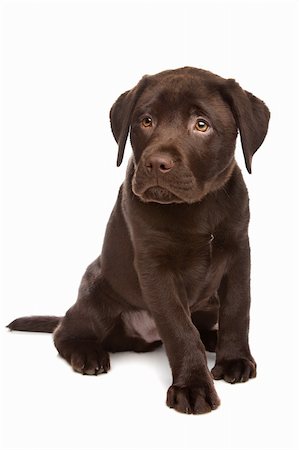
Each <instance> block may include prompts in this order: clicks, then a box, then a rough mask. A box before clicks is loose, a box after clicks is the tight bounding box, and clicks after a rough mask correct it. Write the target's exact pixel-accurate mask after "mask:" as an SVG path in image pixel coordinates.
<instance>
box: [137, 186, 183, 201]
mask: <svg viewBox="0 0 299 450" xmlns="http://www.w3.org/2000/svg"><path fill="white" fill-rule="evenodd" d="M134 193H135V195H137V196H138V197H139V198H140V200H142V201H143V202H145V203H149V202H155V203H161V204H163V205H168V204H171V203H185V202H184V200H182V199H181V198H179V197H178V196H176V195H175V194H174V193H173V192H170V191H169V190H168V189H166V188H164V187H161V186H151V187H149V188H147V189H146V190H145V191H144V192H142V193H140V194H139V193H137V192H134Z"/></svg>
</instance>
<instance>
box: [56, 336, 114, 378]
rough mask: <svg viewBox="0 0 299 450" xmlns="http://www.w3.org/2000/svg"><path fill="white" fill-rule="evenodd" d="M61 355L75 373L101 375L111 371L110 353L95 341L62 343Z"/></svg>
mask: <svg viewBox="0 0 299 450" xmlns="http://www.w3.org/2000/svg"><path fill="white" fill-rule="evenodd" d="M59 353H60V354H61V356H63V357H64V358H65V359H66V360H67V361H68V362H69V364H70V365H71V366H72V368H73V370H74V371H75V372H79V373H82V374H83V375H99V374H100V373H106V372H108V370H109V369H110V357H109V353H107V352H106V351H105V350H103V349H102V348H101V346H100V345H99V344H97V343H96V342H94V341H88V340H82V341H81V340H79V339H72V340H69V341H65V342H63V343H62V345H61V347H60V349H59Z"/></svg>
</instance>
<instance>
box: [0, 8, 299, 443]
mask: <svg viewBox="0 0 299 450" xmlns="http://www.w3.org/2000/svg"><path fill="white" fill-rule="evenodd" d="M1 18H2V22H1V41H2V58H1V64H2V70H1V75H2V80H1V81H2V93H1V95H2V98H1V107H2V120H1V124H2V134H1V136H2V141H1V150H2V157H1V182H2V194H3V195H2V211H1V213H2V214H1V217H2V249H1V256H2V271H1V273H2V290H1V323H0V328H1V336H2V341H1V342H2V356H1V379H2V383H1V386H2V391H1V392H2V394H1V406H2V417H1V428H2V430H1V438H2V447H1V448H2V449H5V450H8V449H9V450H11V449H14V450H25V449H26V450H27V449H28V450H46V449H47V450H56V449H57V450H66V449H68V450H71V449H72V450H79V449H80V450H95V449H114V450H118V449H128V450H129V449H130V450H135V449H136V450H137V449H172V450H176V449H183V448H184V449H204V450H205V449H221V450H222V449H227V450H234V449H235V450H237V449H238V450H243V449H244V450H245V449H265V450H266V449H269V450H270V449H271V450H276V449H277V450H278V449H279V450H280V449H281V450H289V449H295V448H298V445H299V443H298V433H297V424H298V415H297V411H298V409H297V401H298V397H297V393H298V391H297V387H298V362H297V357H298V348H297V341H298V333H297V329H298V296H297V295H298V292H297V293H296V292H295V290H296V289H295V288H296V285H297V279H296V277H297V276H298V264H297V263H298V221H297V218H298V214H297V213H298V209H297V205H298V196H297V193H298V181H297V177H298V124H299V122H298V88H297V85H298V79H299V76H298V75H299V74H298V67H297V62H298V54H299V53H298V51H299V49H298V45H297V39H298V33H296V28H298V2H291V1H281V2H271V1H268V2H267V1H264V2H263V1H259V2H250V3H249V2H248V3H247V2H242V1H238V2H229V1H222V2H220V1H219V2H212V1H209V2H207V1H205V2H201V1H187V0H184V1H183V0H181V1H179V2H174V1H173V2H167V1H159V2H155V1H153V0H151V1H146V0H144V1H135V2H129V1H127V0H124V1H119V2H113V1H110V2H89V1H77V2H71V1H52V2H51V1H49V2H46V1H41V0H40V1H35V2H33V1H31V2H30V1H24V2H16V1H2V4H1ZM184 65H191V66H195V67H201V68H205V69H208V70H211V71H213V72H215V73H218V74H219V75H222V76H223V77H233V78H235V79H237V80H238V81H239V83H240V84H241V86H242V87H244V88H245V89H247V90H249V91H251V92H253V93H254V94H255V95H257V96H258V97H260V98H262V99H263V100H264V101H265V102H266V103H267V105H268V106H269V108H270V110H271V113H272V117H271V124H270V129H269V134H268V136H267V138H266V140H265V142H264V144H263V146H262V148H261V149H260V150H259V151H258V153H257V154H256V156H255V157H254V161H253V174H252V175H251V176H249V175H248V174H247V173H246V172H245V165H244V162H243V159H242V154H241V149H240V147H239V144H238V149H237V158H238V161H239V163H240V166H241V168H242V171H243V173H244V177H245V180H246V182H247V185H248V188H249V192H250V199H251V215H252V220H251V226H250V236H251V246H252V314H251V347H252V352H253V355H254V357H255V358H256V360H257V363H258V377H257V378H256V379H255V380H252V381H250V382H248V383H246V384H242V385H234V386H231V385H229V384H226V383H224V382H222V381H218V382H217V383H216V388H217V390H218V393H219V396H220V397H221V401H222V404H221V407H220V408H219V409H218V410H217V411H214V412H212V413H211V414H207V415H204V416H185V415H182V414H179V413H176V412H174V411H173V410H170V409H168V408H167V407H166V406H165V398H166V390H167V388H168V386H169V385H170V383H171V374H170V370H169V368H168V363H167V360H166V357H165V354H164V351H163V349H160V350H158V351H156V352H154V353H152V354H146V355H136V354H130V353H125V354H118V355H112V358H111V364H112V370H111V372H110V373H109V374H107V375H102V376H99V377H88V376H85V377H83V376H81V375H79V374H75V373H73V372H72V370H71V369H70V368H69V367H68V366H67V364H66V363H64V362H63V360H61V359H60V358H58V357H57V356H56V355H57V352H56V350H55V348H54V346H53V344H52V337H51V335H41V334H29V333H27V334H22V333H9V332H8V331H7V330H6V329H5V328H4V327H5V325H6V324H7V323H9V322H10V321H11V320H12V319H14V318H15V317H18V316H22V315H28V314H56V315H63V314H64V312H65V310H66V309H67V308H68V307H69V306H70V305H71V304H72V303H73V302H74V301H75V299H76V293H77V288H78V285H79V282H80V279H81V276H82V274H83V272H84V270H85V267H86V266H87V265H88V264H89V262H91V261H92V260H93V259H94V258H95V257H96V256H97V255H98V254H99V252H100V249H101V244H102V239H103V234H104V230H105V225H106V222H107V219H108V217H109V213H110V211H111V209H112V206H113V204H114V201H115V198H116V194H117V190H118V187H119V185H120V183H121V181H122V179H123V177H124V173H125V164H123V166H121V168H120V169H117V168H116V155H117V146H116V144H115V142H114V140H113V137H112V134H111V132H110V125H109V118H108V115H109V109H110V107H111V105H112V103H113V102H114V101H115V99H116V98H117V97H118V95H120V94H121V93H122V92H123V91H125V90H127V89H129V88H131V87H133V86H134V85H135V84H136V83H137V81H138V80H139V78H140V77H141V76H142V75H144V74H146V73H147V74H152V73H156V72H158V71H161V70H164V69H168V68H176V67H181V66H184ZM129 150H130V149H129V148H128V147H127V155H126V157H128V155H129V153H130V151H129ZM124 264H125V262H124ZM209 364H210V367H212V365H213V355H209Z"/></svg>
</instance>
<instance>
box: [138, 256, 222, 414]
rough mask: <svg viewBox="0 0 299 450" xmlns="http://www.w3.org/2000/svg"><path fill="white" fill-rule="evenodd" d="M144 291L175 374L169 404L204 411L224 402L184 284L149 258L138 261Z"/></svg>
mask: <svg viewBox="0 0 299 450" xmlns="http://www.w3.org/2000/svg"><path fill="white" fill-rule="evenodd" d="M135 265H136V269H137V272H138V276H139V280H140V284H141V288H142V294H143V298H144V300H145V302H146V303H147V305H148V308H149V310H150V311H151V313H152V315H153V317H154V320H155V322H156V326H157V328H158V331H159V334H160V337H161V339H162V341H163V343H164V345H165V349H166V352H167V356H168V359H169V362H170V366H171V369H172V375H173V384H172V385H171V386H170V388H169V389H168V393H167V405H168V406H169V407H171V408H174V409H176V410H177V411H179V412H183V413H189V414H201V413H205V412H209V411H211V410H212V409H215V408H217V406H218V405H219V404H220V401H219V398H218V396H217V393H216V391H215V389H214V385H213V380H212V377H211V375H210V373H209V370H208V367H207V363H206V355H205V348H204V345H203V344H202V342H201V340H200V337H199V333H198V331H197V329H196V328H195V326H194V325H193V323H192V321H191V317H190V313H189V312H188V307H187V304H186V301H185V299H182V298H181V296H182V295H183V291H184V289H183V286H180V281H179V280H178V278H177V277H176V275H175V274H174V273H173V272H171V271H170V270H169V269H162V268H161V267H159V266H158V265H157V263H156V262H155V261H154V260H153V261H151V260H150V259H149V257H139V258H136V260H135Z"/></svg>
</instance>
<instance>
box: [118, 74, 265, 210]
mask: <svg viewBox="0 0 299 450" xmlns="http://www.w3.org/2000/svg"><path fill="white" fill-rule="evenodd" d="M269 118H270V113H269V110H268V108H267V107H266V105H265V104H264V103H263V102H262V101H261V100H259V99H258V98H256V97H255V96H254V95H252V94H250V93H249V92H247V91H244V90H243V89H242V88H241V87H240V86H239V85H238V84H237V83H236V82H235V81H234V80H232V79H228V80H226V79H224V78H221V77H219V76H217V75H214V74H212V73H211V72H207V71H204V70H200V69H195V68H190V67H185V68H182V69H177V70H169V71H165V72H162V73H159V74H157V75H153V76H144V77H143V78H142V79H141V81H140V82H139V83H138V84H137V86H136V87H134V88H133V89H132V90H130V91H127V92H125V93H124V94H122V95H121V96H120V97H119V98H118V99H117V101H116V102H115V103H114V105H113V106H112V108H111V111H110V119H111V127H112V132H113V135H114V137H115V139H116V141H117V143H118V146H119V149H118V158H117V165H118V166H119V165H120V164H121V162H122V159H123V154H124V148H125V145H126V140H127V137H128V134H129V131H130V130H131V143H132V148H133V153H134V157H133V160H134V166H135V173H134V176H133V180H132V190H133V192H134V194H135V195H137V196H138V197H139V198H140V199H141V200H143V201H145V202H148V201H151V202H158V203H194V202H197V201H199V200H201V199H202V198H203V197H204V196H205V195H206V194H207V193H208V192H211V191H215V190H217V189H219V188H220V187H221V186H222V185H223V184H224V183H225V182H226V181H227V180H228V178H229V177H230V175H231V173H232V171H233V168H234V165H235V159H234V150H235V144H236V137H237V133H238V130H239V132H240V136H241V143H242V148H243V153H244V157H245V163H246V167H247V170H248V172H250V173H251V160H252V157H253V155H254V153H255V152H256V150H257V149H258V148H259V147H260V145H261V144H262V142H263V140H264V138H265V136H266V133H267V129H268V122H269Z"/></svg>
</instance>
